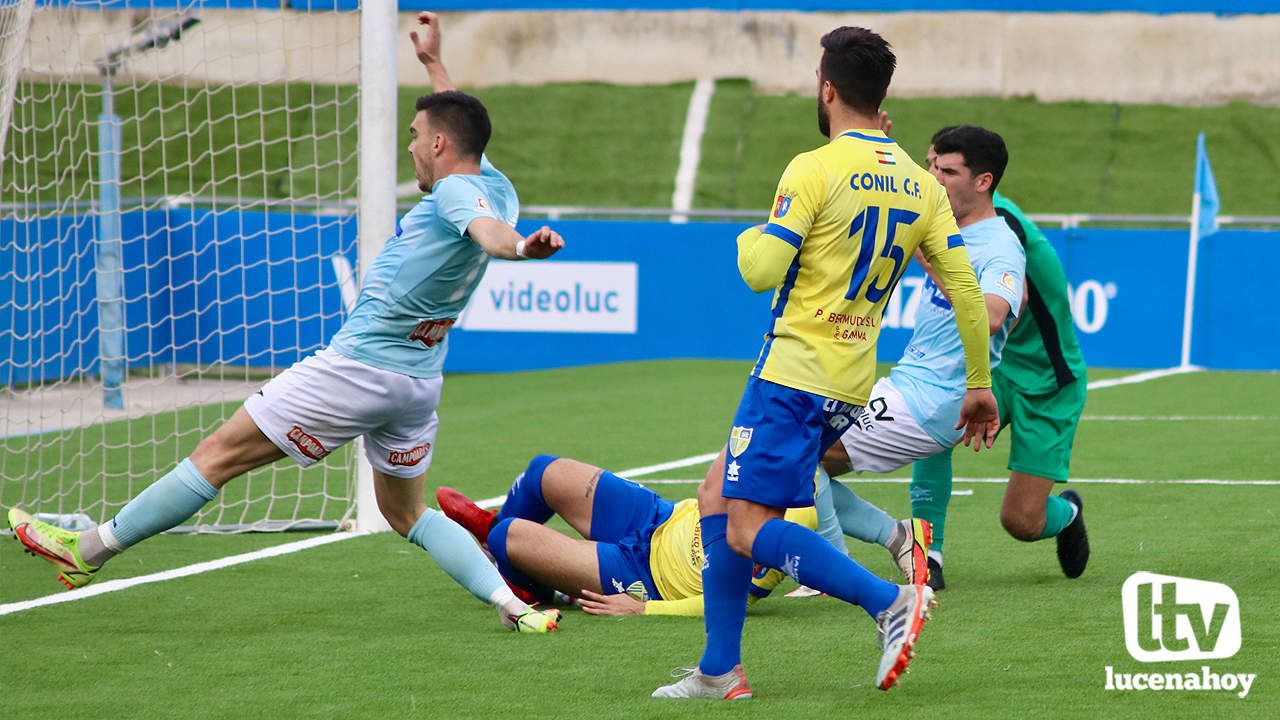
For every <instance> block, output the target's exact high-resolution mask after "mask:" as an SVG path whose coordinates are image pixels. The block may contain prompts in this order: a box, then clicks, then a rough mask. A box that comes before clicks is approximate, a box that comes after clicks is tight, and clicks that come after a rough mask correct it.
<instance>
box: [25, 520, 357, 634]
mask: <svg viewBox="0 0 1280 720" xmlns="http://www.w3.org/2000/svg"><path fill="white" fill-rule="evenodd" d="M359 535H360V533H335V534H333V535H322V536H320V537H313V538H308V539H306V540H298V541H297V542H291V543H284V544H283V545H275V546H272V547H269V548H263V549H261V550H254V551H253V552H247V553H242V554H240V555H232V556H230V557H224V558H218V559H217V560H209V561H207V562H202V563H196V564H194V565H187V566H186V567H180V568H173V569H172V570H162V571H160V572H157V573H151V574H150V575H139V576H137V577H131V578H120V579H118V580H105V581H103V582H99V583H95V584H93V585H90V586H88V587H83V588H80V589H79V590H71V591H68V592H62V593H58V594H57V595H46V596H44V597H38V598H33V599H31V600H21V601H19V602H12V603H6V604H4V605H0V615H8V614H9V613H15V612H22V611H23V610H31V609H32V608H38V607H43V606H45V605H57V604H58V603H64V602H71V601H73V600H83V599H85V598H88V597H93V596H94V595H103V594H105V593H109V592H115V591H117V590H126V589H128V588H131V587H136V586H138V585H146V584H147V583H154V582H163V581H165V580H176V579H177V578H182V577H187V576H189V575H199V574H200V573H204V572H209V571H210V570H220V569H222V568H225V567H231V566H232V565H240V564H242V563H247V562H253V561H254V560H262V559H263V558H269V557H276V556H277V555H288V554H289V553H295V552H298V551H299V550H306V549H307V548H313V547H319V546H321V545H328V544H329V543H335V542H338V541H340V540H348V539H350V538H353V537H359Z"/></svg>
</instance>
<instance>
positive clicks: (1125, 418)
mask: <svg viewBox="0 0 1280 720" xmlns="http://www.w3.org/2000/svg"><path fill="white" fill-rule="evenodd" d="M1080 419H1081V420H1094V421H1098V420H1103V421H1111V422H1116V421H1118V422H1146V421H1148V420H1156V421H1169V422H1181V421H1188V422H1234V421H1242V422H1247V421H1255V420H1280V417H1276V416H1274V415H1082V416H1081V417H1080Z"/></svg>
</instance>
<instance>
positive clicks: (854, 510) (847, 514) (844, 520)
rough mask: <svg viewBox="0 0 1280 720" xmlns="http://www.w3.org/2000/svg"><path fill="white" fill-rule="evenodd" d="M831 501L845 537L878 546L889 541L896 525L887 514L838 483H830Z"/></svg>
mask: <svg viewBox="0 0 1280 720" xmlns="http://www.w3.org/2000/svg"><path fill="white" fill-rule="evenodd" d="M831 499H832V501H833V502H834V504H835V507H836V514H837V515H838V516H839V517H840V527H841V528H843V529H844V533H845V534H846V535H849V536H851V537H856V538H858V539H859V540H861V541H863V542H869V543H877V544H879V545H883V544H885V543H886V542H888V541H889V535H890V534H891V533H892V532H893V526H895V525H897V524H898V521H897V520H894V519H893V518H891V517H889V513H887V512H885V511H883V510H881V509H880V508H878V507H876V506H875V505H872V504H871V503H869V502H867V501H866V500H863V499H862V498H860V497H858V495H857V493H855V492H854V491H852V490H850V489H849V488H847V487H845V486H844V484H843V483H840V482H838V481H832V483H831Z"/></svg>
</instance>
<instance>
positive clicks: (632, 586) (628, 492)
mask: <svg viewBox="0 0 1280 720" xmlns="http://www.w3.org/2000/svg"><path fill="white" fill-rule="evenodd" d="M674 507H675V504H674V503H672V502H671V501H670V500H666V499H664V498H663V497H662V496H660V495H658V493H656V492H654V491H652V490H650V489H649V488H646V487H644V486H642V485H637V484H636V483H633V482H631V481H629V480H624V479H622V478H620V477H618V476H617V475H614V474H613V473H611V472H608V471H605V472H603V473H601V475H600V480H599V481H598V482H597V483H596V496H595V500H594V501H593V502H592V505H591V536H590V537H589V538H587V539H588V540H594V541H595V543H596V560H597V562H598V563H599V568H600V585H601V587H603V588H604V592H605V594H606V595H608V594H611V593H624V592H625V593H630V594H631V595H633V596H635V597H637V598H641V599H647V600H661V599H662V596H661V595H660V594H659V593H658V588H657V586H656V585H654V584H653V574H652V573H651V572H650V571H649V540H650V538H652V537H653V531H654V529H656V528H657V527H658V526H659V525H661V524H662V523H664V522H666V521H667V518H670V517H671V511H672V509H673V508H674Z"/></svg>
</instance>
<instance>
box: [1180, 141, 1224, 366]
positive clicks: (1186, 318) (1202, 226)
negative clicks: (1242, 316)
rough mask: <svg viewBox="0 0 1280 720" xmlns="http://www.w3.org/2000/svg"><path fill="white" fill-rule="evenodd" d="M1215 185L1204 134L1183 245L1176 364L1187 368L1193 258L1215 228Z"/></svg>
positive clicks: (1199, 143)
mask: <svg viewBox="0 0 1280 720" xmlns="http://www.w3.org/2000/svg"><path fill="white" fill-rule="evenodd" d="M1218 207H1219V203H1218V186H1217V184H1216V183H1214V181H1213V168H1211V167H1210V166H1209V153H1208V151H1206V150H1205V147H1204V133H1200V135H1199V136H1198V137H1197V138H1196V184H1195V190H1194V191H1193V192H1192V194H1191V240H1190V242H1189V243H1188V245H1187V294H1186V298H1185V299H1184V301H1183V305H1182V359H1181V364H1180V367H1183V368H1188V367H1191V330H1192V325H1193V323H1192V320H1193V319H1194V317H1195V308H1196V259H1197V258H1198V257H1199V255H1200V238H1202V237H1205V236H1207V235H1209V234H1211V233H1213V232H1214V231H1215V230H1217V229H1218Z"/></svg>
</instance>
